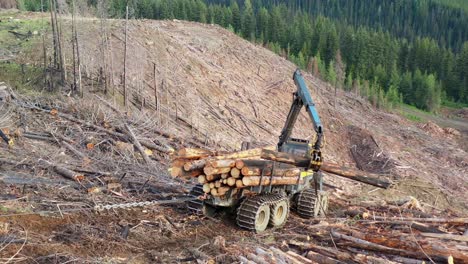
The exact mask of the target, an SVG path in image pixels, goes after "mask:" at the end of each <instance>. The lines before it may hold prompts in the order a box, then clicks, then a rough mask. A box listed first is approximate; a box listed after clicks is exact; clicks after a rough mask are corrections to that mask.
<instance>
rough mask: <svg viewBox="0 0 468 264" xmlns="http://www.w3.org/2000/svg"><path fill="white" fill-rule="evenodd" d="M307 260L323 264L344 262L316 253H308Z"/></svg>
mask: <svg viewBox="0 0 468 264" xmlns="http://www.w3.org/2000/svg"><path fill="white" fill-rule="evenodd" d="M306 256H307V258H308V259H310V260H312V261H315V262H317V263H321V264H342V263H343V262H341V261H339V260H336V259H333V258H330V257H327V256H324V255H322V254H319V253H316V252H314V251H309V252H307V255H306Z"/></svg>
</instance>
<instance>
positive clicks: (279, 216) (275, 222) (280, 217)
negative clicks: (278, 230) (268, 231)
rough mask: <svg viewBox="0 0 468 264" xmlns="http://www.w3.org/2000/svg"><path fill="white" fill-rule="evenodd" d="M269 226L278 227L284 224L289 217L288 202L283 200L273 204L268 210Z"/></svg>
mask: <svg viewBox="0 0 468 264" xmlns="http://www.w3.org/2000/svg"><path fill="white" fill-rule="evenodd" d="M270 210H271V215H270V226H272V227H279V226H282V225H284V224H285V223H286V221H287V220H288V216H289V200H288V199H284V200H281V201H279V202H278V203H276V204H274V205H272V206H271V208H270Z"/></svg>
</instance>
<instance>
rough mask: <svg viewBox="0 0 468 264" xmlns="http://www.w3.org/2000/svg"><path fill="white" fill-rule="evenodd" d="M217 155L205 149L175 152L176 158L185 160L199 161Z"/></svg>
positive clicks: (188, 149) (186, 149)
mask: <svg viewBox="0 0 468 264" xmlns="http://www.w3.org/2000/svg"><path fill="white" fill-rule="evenodd" d="M216 154H217V153H216V152H214V151H209V150H206V149H199V148H183V149H180V150H179V151H177V157H180V158H186V159H199V158H204V157H208V156H215V155H216Z"/></svg>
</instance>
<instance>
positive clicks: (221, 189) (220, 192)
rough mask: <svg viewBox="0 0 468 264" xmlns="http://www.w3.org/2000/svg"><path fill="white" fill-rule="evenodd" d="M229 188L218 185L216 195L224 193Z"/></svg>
mask: <svg viewBox="0 0 468 264" xmlns="http://www.w3.org/2000/svg"><path fill="white" fill-rule="evenodd" d="M229 190H230V188H229V187H219V188H218V195H220V196H221V195H225V194H226V193H227V192H228V191H229Z"/></svg>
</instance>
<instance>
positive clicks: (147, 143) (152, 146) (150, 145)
mask: <svg viewBox="0 0 468 264" xmlns="http://www.w3.org/2000/svg"><path fill="white" fill-rule="evenodd" d="M140 143H141V145H143V146H145V147H147V148H149V149H153V150H157V151H159V152H162V153H165V154H171V153H173V152H174V149H167V148H165V147H161V146H158V145H156V144H154V143H153V142H151V141H147V140H141V141H140Z"/></svg>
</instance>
